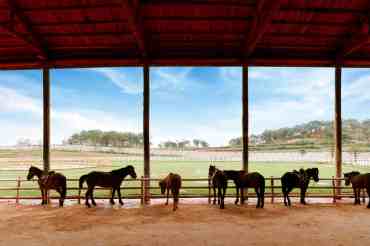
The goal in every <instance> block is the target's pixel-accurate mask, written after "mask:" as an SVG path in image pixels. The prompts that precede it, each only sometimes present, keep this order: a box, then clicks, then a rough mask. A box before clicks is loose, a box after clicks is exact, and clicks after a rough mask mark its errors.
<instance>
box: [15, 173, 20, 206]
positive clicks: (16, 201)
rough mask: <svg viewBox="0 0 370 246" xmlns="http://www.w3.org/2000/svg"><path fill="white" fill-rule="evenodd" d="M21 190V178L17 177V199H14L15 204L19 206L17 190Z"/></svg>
mask: <svg viewBox="0 0 370 246" xmlns="http://www.w3.org/2000/svg"><path fill="white" fill-rule="evenodd" d="M20 188H21V177H19V176H18V179H17V197H16V199H15V203H16V204H19V189H20Z"/></svg>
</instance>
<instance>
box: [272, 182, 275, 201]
mask: <svg viewBox="0 0 370 246" xmlns="http://www.w3.org/2000/svg"><path fill="white" fill-rule="evenodd" d="M274 196H275V194H274V177H273V176H271V203H272V204H273V203H274V200H275V199H274Z"/></svg>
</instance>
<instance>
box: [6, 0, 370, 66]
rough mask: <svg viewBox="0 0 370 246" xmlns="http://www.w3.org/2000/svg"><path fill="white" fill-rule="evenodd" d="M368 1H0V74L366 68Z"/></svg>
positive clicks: (368, 58) (369, 61)
mask: <svg viewBox="0 0 370 246" xmlns="http://www.w3.org/2000/svg"><path fill="white" fill-rule="evenodd" d="M369 10H370V1H369V0H264V1H263V0H181V1H180V0H177V1H175V0H141V1H139V0H58V1H56V0H0V30H1V32H0V69H24V68H42V67H93V66H136V65H143V64H150V65H162V66H174V65H184V66H185V65H192V66H211V65H223V66H227V65H229V66H235V65H243V64H248V65H259V66H333V65H336V64H339V65H343V66H351V67H352V66H353V67H370V42H369V41H370V38H369V37H370V36H369V19H370V14H369Z"/></svg>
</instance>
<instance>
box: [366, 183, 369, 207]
mask: <svg viewBox="0 0 370 246" xmlns="http://www.w3.org/2000/svg"><path fill="white" fill-rule="evenodd" d="M366 192H367V196H368V197H369V201H368V203H367V208H370V186H369V187H367V188H366Z"/></svg>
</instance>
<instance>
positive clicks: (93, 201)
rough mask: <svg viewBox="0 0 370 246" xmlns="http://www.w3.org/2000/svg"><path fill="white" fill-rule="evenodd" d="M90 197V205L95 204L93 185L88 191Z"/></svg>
mask: <svg viewBox="0 0 370 246" xmlns="http://www.w3.org/2000/svg"><path fill="white" fill-rule="evenodd" d="M90 198H91V203H92V205H94V206H96V202H95V200H94V186H93V187H92V189H91V192H90Z"/></svg>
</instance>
